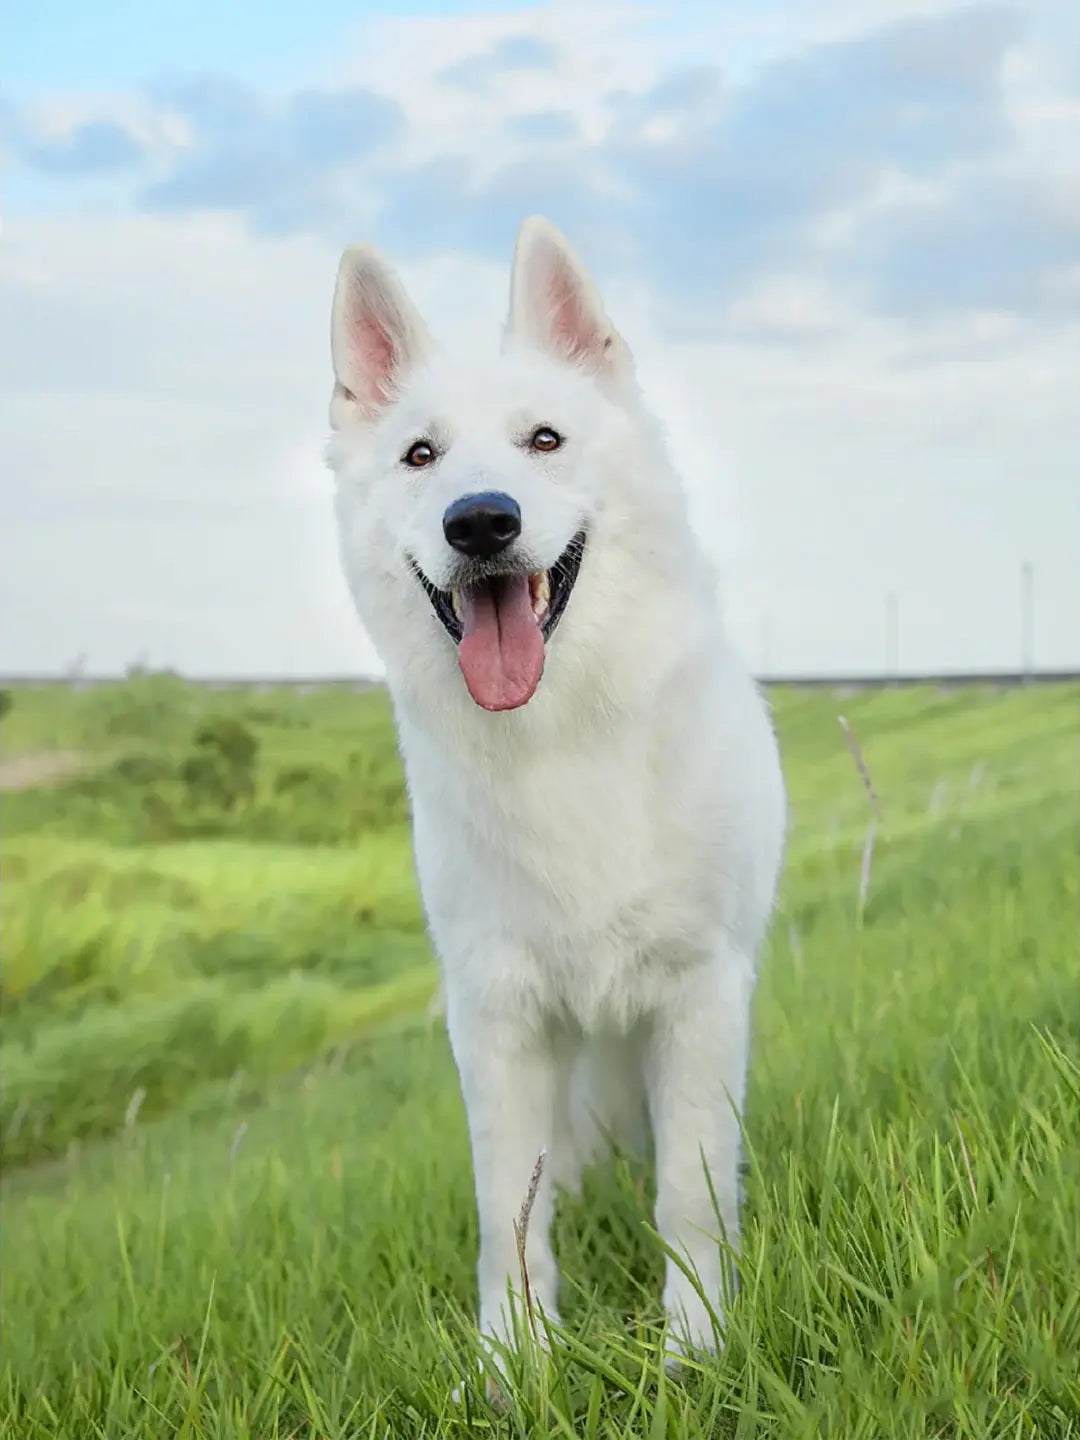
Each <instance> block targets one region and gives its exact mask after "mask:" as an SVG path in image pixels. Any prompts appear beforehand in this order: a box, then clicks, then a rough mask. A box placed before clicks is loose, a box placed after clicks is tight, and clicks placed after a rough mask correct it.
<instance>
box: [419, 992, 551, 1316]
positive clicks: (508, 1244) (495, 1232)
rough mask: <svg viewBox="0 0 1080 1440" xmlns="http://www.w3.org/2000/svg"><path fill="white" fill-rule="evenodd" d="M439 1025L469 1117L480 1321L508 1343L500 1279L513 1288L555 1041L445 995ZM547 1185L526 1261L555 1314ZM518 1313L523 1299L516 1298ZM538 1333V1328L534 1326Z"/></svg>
mask: <svg viewBox="0 0 1080 1440" xmlns="http://www.w3.org/2000/svg"><path fill="white" fill-rule="evenodd" d="M447 1028H448V1030H449V1033H450V1042H451V1045H452V1046H453V1050H454V1058H455V1060H456V1062H457V1068H458V1075H459V1077H460V1081H461V1091H462V1096H463V1098H464V1101H465V1110H466V1114H467V1116H468V1122H469V1139H470V1143H471V1147H472V1161H473V1176H474V1180H475V1184H476V1203H477V1211H478V1217H479V1222H480V1262H479V1267H478V1279H479V1290H480V1328H481V1330H482V1331H483V1333H484V1334H486V1335H491V1336H496V1337H498V1338H500V1339H502V1340H505V1341H508V1342H509V1341H511V1340H512V1338H513V1336H512V1332H511V1326H510V1319H509V1312H508V1301H507V1285H508V1284H510V1285H511V1286H512V1287H513V1289H514V1291H515V1292H516V1294H517V1295H519V1296H520V1295H521V1291H522V1281H521V1266H520V1263H519V1260H518V1252H517V1242H516V1239H515V1235H514V1222H515V1220H517V1218H518V1215H519V1213H520V1211H521V1207H522V1202H523V1201H524V1200H525V1197H526V1194H527V1193H528V1189H529V1182H530V1179H531V1178H532V1173H533V1170H534V1168H535V1166H536V1162H537V1159H538V1157H539V1155H540V1153H541V1151H549V1150H550V1148H551V1145H552V1140H553V1138H554V1137H553V1133H552V1131H553V1125H554V1121H555V1109H556V1092H557V1083H556V1082H557V1070H556V1054H555V1050H554V1047H553V1046H552V1045H551V1044H550V1043H549V1042H548V1041H547V1040H546V1039H545V1037H544V1036H543V1035H541V1034H538V1033H536V1031H535V1030H532V1029H530V1028H529V1027H527V1026H526V1025H524V1024H523V1023H522V1022H521V1021H520V1020H519V1019H517V1018H515V1017H514V1016H513V1015H512V1014H511V1013H510V1011H509V1008H508V1009H507V1010H506V1011H505V1012H504V1011H502V1010H501V1009H500V1010H499V1011H497V1012H495V1013H492V1012H491V1011H490V1010H488V1011H486V1012H485V1013H481V1012H480V1011H479V1010H477V1009H475V1008H472V1007H471V1006H470V1005H468V1004H467V1003H465V1002H464V1000H463V997H457V996H455V995H454V994H453V991H452V988H451V987H448V992H447ZM551 1215H552V1182H551V1176H550V1174H549V1173H548V1172H547V1171H545V1173H544V1174H543V1175H542V1177H541V1181H540V1187H539V1190H538V1192H537V1195H536V1199H535V1202H534V1203H533V1207H532V1211H531V1213H530V1216H529V1222H528V1231H527V1243H526V1254H525V1258H526V1266H527V1269H528V1275H529V1285H530V1289H531V1292H532V1298H533V1302H534V1304H537V1305H539V1306H540V1308H542V1309H543V1311H544V1312H545V1313H546V1314H547V1316H548V1317H549V1318H550V1319H553V1320H558V1310H557V1294H558V1272H557V1270H556V1266H555V1258H554V1255H553V1253H552V1249H551V1235H550V1230H551ZM518 1313H519V1316H520V1317H522V1318H523V1305H522V1303H521V1302H520V1301H519V1302H518ZM539 1333H540V1335H541V1338H542V1335H543V1332H542V1330H541V1331H540V1332H539Z"/></svg>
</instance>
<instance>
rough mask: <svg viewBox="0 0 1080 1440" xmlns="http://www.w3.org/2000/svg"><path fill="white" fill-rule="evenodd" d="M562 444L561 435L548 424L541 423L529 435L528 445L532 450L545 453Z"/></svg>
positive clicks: (556, 448)
mask: <svg viewBox="0 0 1080 1440" xmlns="http://www.w3.org/2000/svg"><path fill="white" fill-rule="evenodd" d="M561 444H562V436H561V435H560V434H559V433H558V431H556V430H552V428H551V426H550V425H541V426H539V427H538V428H537V429H536V430H534V431H533V433H532V434H531V435H530V436H529V445H530V446H531V448H532V449H533V450H541V451H543V453H544V454H545V455H548V454H550V453H551V451H552V450H558V448H559V446H560V445H561Z"/></svg>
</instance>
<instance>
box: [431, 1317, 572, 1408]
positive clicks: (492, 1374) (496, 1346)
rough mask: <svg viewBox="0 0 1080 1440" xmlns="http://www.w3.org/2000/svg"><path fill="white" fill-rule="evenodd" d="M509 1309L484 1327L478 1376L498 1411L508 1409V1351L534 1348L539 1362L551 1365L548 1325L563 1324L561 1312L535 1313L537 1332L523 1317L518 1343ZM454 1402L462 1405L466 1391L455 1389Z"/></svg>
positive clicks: (477, 1363) (520, 1321) (481, 1337)
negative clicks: (507, 1319)
mask: <svg viewBox="0 0 1080 1440" xmlns="http://www.w3.org/2000/svg"><path fill="white" fill-rule="evenodd" d="M504 1317H505V1309H503V1310H501V1311H500V1312H499V1319H498V1320H497V1321H488V1322H487V1323H486V1324H484V1323H483V1322H482V1323H481V1329H480V1348H481V1349H482V1351H483V1355H482V1356H480V1357H479V1358H478V1359H477V1362H476V1369H477V1374H478V1375H479V1376H480V1377H482V1378H483V1380H484V1389H485V1393H486V1394H487V1398H488V1400H489V1401H491V1403H492V1404H493V1405H495V1406H496V1408H499V1407H501V1406H504V1404H505V1401H504V1398H503V1391H504V1390H505V1389H506V1388H507V1386H508V1383H509V1382H508V1381H507V1378H506V1370H507V1368H508V1366H507V1355H506V1352H507V1351H517V1352H520V1350H521V1349H522V1347H524V1346H529V1347H530V1348H532V1349H533V1350H534V1351H535V1352H536V1354H537V1356H538V1358H539V1359H541V1360H542V1361H547V1360H548V1359H549V1357H550V1355H551V1339H550V1337H549V1335H548V1331H547V1328H546V1326H545V1324H544V1320H545V1318H546V1320H547V1323H548V1324H549V1325H550V1324H555V1325H557V1324H558V1323H559V1316H558V1311H556V1312H555V1313H554V1314H552V1313H551V1312H550V1311H544V1312H542V1313H541V1312H539V1311H538V1312H536V1313H535V1317H534V1318H535V1321H536V1324H535V1328H534V1327H533V1326H532V1325H531V1324H530V1323H529V1320H528V1318H527V1317H520V1318H519V1320H518V1338H517V1339H514V1338H513V1336H512V1334H511V1327H510V1326H508V1325H507V1324H506V1323H505V1319H504ZM451 1398H452V1399H453V1401H454V1403H455V1404H456V1405H460V1404H461V1403H462V1399H463V1387H462V1386H461V1385H455V1386H454V1389H453V1390H452V1391H451Z"/></svg>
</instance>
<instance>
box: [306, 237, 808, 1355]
mask: <svg viewBox="0 0 1080 1440" xmlns="http://www.w3.org/2000/svg"><path fill="white" fill-rule="evenodd" d="M333 340H334V345H333V349H334V363H335V372H336V385H335V392H334V399H333V402H332V407H331V420H332V425H333V427H334V431H335V433H334V436H333V438H332V441H331V447H330V463H331V465H332V467H333V468H334V470H335V471H336V473H337V477H338V495H337V513H338V519H339V523H340V535H341V547H342V554H343V558H344V564H345V569H346V573H347V576H348V579H349V583H350V586H351V589H352V593H353V596H354V598H355V602H356V606H357V609H358V611H359V613H360V616H361V618H362V620H363V622H364V624H365V626H366V628H367V630H368V632H369V633H370V635H371V637H372V639H373V640H374V642H375V644H376V646H377V647H378V650H379V653H380V654H381V656H382V658H383V661H384V663H385V666H386V675H387V682H388V685H389V689H390V693H391V696H392V698H393V704H394V710H395V715H396V719H397V725H398V732H399V739H400V745H401V751H402V755H403V758H404V764H405V770H406V775H407V780H408V787H409V794H410V797H411V803H412V813H413V832H414V845H415V854H416V865H417V871H418V874H419V880H420V887H421V891H422V894H423V899H424V904H425V909H426V912H427V916H428V922H429V925H430V930H431V935H432V938H433V941H434V944H435V948H436V950H437V952H438V955H439V959H440V961H441V964H442V968H443V983H444V986H445V995H446V1017H447V1026H448V1030H449V1034H450V1039H451V1043H452V1045H453V1051H454V1056H455V1059H456V1062H457V1066H458V1071H459V1075H460V1079H461V1087H462V1092H463V1095H464V1100H465V1106H466V1110H467V1113H468V1121H469V1130H470V1136H471V1145H472V1156H473V1166H474V1174H475V1181H476V1195H477V1205H478V1208H479V1220H480V1264H479V1287H480V1322H481V1327H482V1329H483V1330H484V1331H485V1332H486V1333H487V1334H492V1335H499V1336H502V1337H505V1336H506V1333H507V1332H506V1318H505V1317H506V1300H507V1285H508V1282H509V1283H510V1284H511V1285H512V1286H513V1287H514V1288H515V1289H518V1288H519V1287H520V1280H519V1271H518V1262H517V1257H516V1253H515V1244H514V1234H513V1220H514V1218H515V1216H516V1215H517V1213H518V1210H519V1208H520V1206H521V1202H522V1199H523V1197H524V1194H525V1191H526V1188H527V1185H528V1181H529V1177H530V1173H531V1171H532V1169H533V1165H534V1163H535V1161H536V1158H537V1155H538V1153H539V1152H540V1151H541V1150H544V1149H546V1150H547V1151H548V1152H549V1161H548V1166H547V1170H546V1172H545V1178H544V1181H543V1183H542V1184H541V1187H540V1193H539V1197H538V1199H537V1202H536V1206H535V1208H534V1210H533V1213H532V1219H531V1224H530V1228H529V1248H528V1264H529V1270H530V1279H531V1283H532V1287H533V1290H534V1294H535V1295H536V1297H537V1299H538V1300H539V1302H540V1303H541V1304H542V1305H543V1307H544V1308H545V1309H546V1311H547V1312H548V1313H549V1314H550V1315H552V1316H555V1315H557V1310H556V1289H557V1272H556V1267H555V1261H554V1258H553V1256H552V1252H551V1248H550V1241H549V1222H550V1218H551V1205H552V1196H553V1185H554V1184H555V1183H561V1184H565V1185H568V1186H571V1187H576V1185H577V1184H578V1181H579V1179H580V1174H581V1168H582V1166H583V1165H584V1164H586V1163H588V1162H589V1161H590V1160H592V1159H594V1158H595V1157H596V1156H597V1154H598V1153H599V1152H600V1151H601V1149H602V1146H603V1143H604V1138H605V1137H606V1136H608V1135H615V1136H616V1137H617V1138H620V1139H624V1140H627V1141H629V1142H631V1143H633V1142H634V1141H636V1140H638V1139H640V1135H641V1133H642V1129H643V1124H644V1120H645V1116H646V1113H647V1114H648V1116H649V1119H650V1121H651V1126H652V1131H653V1135H654V1138H655V1145H656V1156H657V1185H658V1200H657V1227H658V1229H659V1230H660V1232H661V1234H662V1235H663V1237H664V1238H665V1240H666V1241H667V1242H668V1243H669V1245H671V1246H672V1247H673V1248H674V1249H675V1250H677V1251H678V1252H680V1253H681V1254H683V1255H684V1256H685V1257H686V1259H687V1260H688V1262H689V1264H690V1267H691V1269H692V1270H694V1271H695V1272H696V1273H697V1275H698V1277H699V1280H700V1283H701V1285H702V1287H703V1289H704V1292H705V1294H706V1295H707V1296H708V1297H709V1298H710V1301H711V1303H712V1306H713V1308H714V1310H715V1311H716V1312H717V1314H718V1315H719V1314H720V1306H721V1290H722V1274H723V1272H722V1262H721V1252H720V1250H719V1248H718V1245H717V1241H716V1236H717V1233H718V1229H719V1227H718V1225H717V1222H716V1211H715V1209H714V1204H713V1201H712V1198H711V1197H710V1181H711V1185H712V1188H713V1190H714V1192H715V1196H716V1201H717V1208H718V1209H719V1213H720V1218H721V1220H722V1222H723V1227H724V1229H725V1231H726V1235H727V1239H728V1241H729V1243H731V1244H733V1245H736V1244H737V1243H738V1233H739V1215H738V1182H737V1171H738V1157H739V1139H740V1137H739V1116H740V1115H741V1112H742V1107H743V1097H744V1090H745V1078H746V1069H747V1059H748V1047H749V1023H750V1003H751V995H752V991H753V984H754V972H755V957H756V954H757V952H758V950H759V947H760V945H761V942H762V938H763V936H764V934H765V930H766V927H767V924H768V919H769V915H770V911H771V908H772V905H773V899H774V892H775V888H776V883H777V877H778V872H779V868H780V864H781V857H782V850H783V841H784V828H785V799H784V788H783V780H782V776H781V771H780V764H779V758H778V754H777V749H776V744H775V740H774V737H773V733H772V729H771V726H770V723H769V719H768V715H767V711H766V708H765V705H764V703H763V701H762V699H761V698H760V696H759V694H758V692H757V689H756V687H755V685H754V683H753V682H752V680H751V679H750V678H749V676H748V674H747V672H746V671H745V669H744V668H743V667H742V665H741V664H740V662H739V661H738V660H737V658H736V657H735V655H734V654H733V652H732V650H731V648H730V646H729V643H728V641H727V639H726V637H725V634H724V629H723V625H722V618H721V610H720V603H719V598H718V591H717V585H716V580H715V577H714V575H713V573H712V570H711V568H710V566H709V565H708V563H707V562H706V560H705V558H704V556H703V554H702V551H701V548H700V546H699V544H698V541H697V540H696V538H695V536H694V534H693V532H692V531H691V528H690V525H689V521H688V518H687V511H686V505H685V501H684V497H683V492H682V488H681V486H680V484H679V481H678V479H677V478H676V476H675V475H674V474H673V473H672V470H671V466H670V464H669V461H668V459H667V456H666V454H665V450H664V446H663V442H662V439H661V436H660V434H659V432H658V430H657V427H656V426H655V425H654V423H653V422H652V420H651V419H650V418H649V417H648V415H647V413H646V410H645V408H644V406H643V403H642V400H641V396H640V394H639V391H638V388H637V385H636V381H635V378H634V374H633V366H632V361H631V358H630V354H629V351H628V350H627V348H626V346H625V343H624V342H623V341H622V339H621V337H620V336H618V335H617V333H616V332H615V331H614V329H613V328H612V326H611V324H610V321H609V320H608V319H607V316H606V314H605V313H604V310H603V308H602V305H601V303H600V300H599V298H598V296H597V295H596V292H595V291H594V289H593V287H592V284H591V282H590V281H589V279H588V277H587V276H586V275H585V273H584V271H583V270H582V268H581V266H580V263H579V262H578V261H577V260H576V258H575V257H574V255H573V254H572V252H571V251H570V249H569V247H568V246H567V245H566V242H565V241H564V240H563V239H562V237H561V236H559V235H558V233H557V232H556V231H555V230H554V229H553V228H552V227H551V226H550V225H549V224H547V222H546V221H543V220H540V219H533V220H529V221H526V223H525V224H524V225H523V226H522V230H521V233H520V236H519V240H518V245H517V250H516V253H515V257H514V270H513V280H512V285H511V310H510V319H509V321H508V324H507V331H506V336H505V339H504V345H503V351H502V354H501V356H500V357H499V359H498V361H497V363H495V364H494V365H492V366H491V367H490V368H489V369H486V370H484V371H483V372H473V371H469V372H463V371H462V369H461V368H460V367H459V366H458V365H455V364H452V363H450V362H448V361H447V360H446V359H444V358H443V356H442V355H441V354H440V353H439V351H438V350H437V348H436V346H435V345H434V343H433V342H432V341H431V339H430V337H429V335H428V333H427V331H426V328H425V327H424V325H423V322H422V321H421V320H420V318H419V316H418V315H417V314H416V312H415V311H414V310H413V309H412V307H411V305H410V303H409V302H408V300H407V299H406V297H405V295H404V292H403V290H402V289H401V286H400V283H399V282H398V281H397V279H396V277H395V276H394V274H393V272H392V271H391V270H390V269H389V268H388V267H387V265H386V264H385V262H384V261H382V260H381V259H380V257H379V256H378V255H377V254H376V253H375V252H373V251H372V250H370V249H368V248H366V247H358V248H356V249H352V250H349V251H347V252H346V253H345V255H344V257H343V259H342V264H341V271H340V274H339V281H338V289H337V293H336V295H335V303H334V317H333ZM702 423H703V424H706V425H707V424H708V423H709V422H708V419H707V417H703V421H702ZM538 425H550V426H553V427H554V428H555V429H556V430H558V431H559V432H560V433H562V434H565V436H566V437H567V438H566V443H565V444H564V446H563V447H562V448H561V449H560V450H558V451H556V452H555V453H553V454H547V455H538V454H534V453H529V452H528V451H527V450H525V451H523V450H522V448H521V446H520V444H517V445H515V443H514V440H515V437H518V438H520V435H521V433H523V432H525V431H528V429H529V428H530V427H535V426H538ZM432 434H434V435H436V437H437V438H438V440H439V443H440V446H441V447H442V448H444V449H445V454H444V455H443V457H442V458H441V459H440V460H439V462H438V463H437V465H434V466H431V467H428V468H427V469H422V470H418V471H413V470H409V469H408V468H406V467H405V466H403V465H402V463H401V461H400V457H401V456H402V455H403V453H404V452H405V451H406V449H407V448H408V446H409V445H410V444H411V443H412V442H413V441H414V440H415V439H417V438H421V437H424V438H428V437H431V436H432ZM489 489H494V490H502V491H507V492H509V493H510V494H511V495H513V496H514V497H515V499H516V500H517V501H518V503H519V505H520V507H521V511H522V517H523V530H522V535H521V538H520V542H519V543H520V545H521V547H522V548H523V549H524V550H525V552H526V553H527V554H529V555H530V556H531V557H533V563H534V565H535V568H537V569H539V568H548V567H550V566H551V565H552V564H553V563H554V562H555V560H556V559H557V558H558V556H559V555H560V554H561V552H562V551H563V549H564V548H565V547H566V545H567V543H568V542H569V540H570V539H571V537H572V536H573V535H574V534H575V533H576V532H577V531H578V530H579V529H580V528H581V526H582V525H583V524H584V525H585V526H586V527H587V530H588V537H589V538H588V543H587V546H586V550H585V556H584V561H583V564H582V567H581V571H580V575H579V578H578V581H577V584H576V587H575V589H574V592H573V594H572V595H571V598H570V602H569V604H568V606H567V609H566V611H565V613H564V615H563V617H562V620H561V623H560V624H559V626H558V628H557V629H556V631H555V632H554V634H553V636H552V637H551V640H550V643H549V646H548V653H547V657H546V667H545V671H544V675H543V678H542V680H541V682H540V686H539V689H538V690H537V691H536V694H535V695H534V696H533V698H532V699H531V700H530V701H529V702H528V704H526V705H525V706H523V707H521V708H519V709H516V710H512V711H506V712H500V713H489V712H487V711H485V710H483V709H481V708H480V707H479V706H477V705H476V704H475V703H474V702H473V700H472V699H471V698H470V696H469V693H468V691H467V690H466V687H465V684H464V681H463V679H462V676H461V673H460V671H459V669H458V664H457V656H456V649H455V646H454V643H453V641H452V640H451V639H450V637H449V636H448V635H447V634H446V632H445V630H444V629H443V628H442V626H441V624H440V622H439V621H438V619H437V617H436V615H435V614H434V611H433V609H432V606H431V604H430V602H429V600H428V597H427V595H426V594H425V593H424V591H423V589H422V588H421V586H420V584H419V583H418V581H417V579H416V576H415V575H414V574H413V573H412V571H411V570H410V567H409V565H408V563H407V559H406V557H407V556H408V555H412V556H413V557H414V558H415V559H416V561H417V562H418V563H419V564H420V565H421V567H422V568H423V569H424V571H425V572H426V574H427V575H428V577H429V578H430V579H431V580H432V581H433V582H434V583H435V584H437V585H440V586H441V587H445V586H446V585H447V584H448V583H449V580H448V577H449V575H450V573H451V565H452V562H453V559H454V555H453V552H452V551H451V549H450V547H449V546H448V545H447V543H446V541H445V539H444V537H443V532H442V515H443V512H444V510H445V509H446V507H447V505H448V504H449V503H450V502H451V501H453V500H454V499H456V498H458V497H459V496H461V495H463V494H468V493H471V492H475V491H477V490H489ZM706 1171H707V1172H708V1175H707V1174H706ZM664 1302H665V1306H666V1308H667V1311H668V1313H669V1315H670V1316H671V1319H672V1321H673V1322H674V1327H675V1329H676V1331H677V1332H678V1333H679V1334H681V1337H682V1341H683V1343H689V1344H691V1345H694V1346H704V1347H711V1345H712V1344H713V1343H714V1332H713V1327H712V1324H711V1321H710V1318H709V1313H708V1310H707V1308H706V1307H705V1306H704V1305H703V1304H702V1302H701V1299H700V1298H699V1296H698V1295H697V1294H696V1293H695V1290H694V1288H693V1286H692V1285H691V1284H690V1283H689V1282H688V1281H687V1279H686V1278H685V1276H684V1275H683V1273H682V1271H681V1270H680V1268H679V1267H678V1266H676V1265H674V1264H672V1263H671V1262H669V1264H668V1269H667V1279H666V1283H665V1287H664Z"/></svg>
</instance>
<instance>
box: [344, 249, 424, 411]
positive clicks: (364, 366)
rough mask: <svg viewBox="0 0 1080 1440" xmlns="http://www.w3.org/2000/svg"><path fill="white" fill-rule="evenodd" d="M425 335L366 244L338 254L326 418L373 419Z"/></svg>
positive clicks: (392, 275)
mask: <svg viewBox="0 0 1080 1440" xmlns="http://www.w3.org/2000/svg"><path fill="white" fill-rule="evenodd" d="M430 348H431V337H430V335H429V333H428V329H427V326H426V325H425V324H424V322H423V320H421V318H420V315H419V313H418V312H417V310H416V308H415V307H414V306H413V303H412V301H411V300H410V299H409V297H408V296H407V295H406V294H405V289H404V287H403V285H402V283H401V281H400V280H399V279H398V277H397V274H396V272H395V271H394V270H393V268H392V267H391V266H390V265H388V264H387V262H386V261H385V260H384V259H383V258H382V256H381V255H380V254H379V253H378V252H377V251H376V250H374V249H372V247H371V246H370V245H351V246H350V247H349V248H348V249H347V250H346V251H345V253H344V255H342V257H341V264H340V265H339V266H338V274H337V284H336V286H335V287H334V304H333V310H332V313H331V319H330V353H331V356H332V358H333V362H334V382H335V383H334V394H333V397H332V398H331V401H330V424H331V426H332V427H333V428H334V429H335V430H338V429H340V428H341V427H342V426H343V425H346V424H348V423H349V422H350V421H351V420H374V419H375V418H376V416H377V415H378V414H379V412H380V411H381V410H382V409H384V408H385V406H387V405H389V404H390V403H391V402H392V401H393V400H394V399H395V397H396V395H397V393H398V389H399V386H400V384H401V382H402V380H403V379H404V378H405V376H406V375H407V374H408V372H409V371H410V370H411V369H412V368H413V366H414V365H416V364H417V363H418V361H420V360H421V359H422V358H423V356H424V355H425V354H426V353H427V352H428V350H429V349H430Z"/></svg>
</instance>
